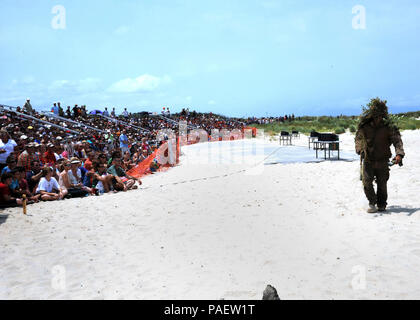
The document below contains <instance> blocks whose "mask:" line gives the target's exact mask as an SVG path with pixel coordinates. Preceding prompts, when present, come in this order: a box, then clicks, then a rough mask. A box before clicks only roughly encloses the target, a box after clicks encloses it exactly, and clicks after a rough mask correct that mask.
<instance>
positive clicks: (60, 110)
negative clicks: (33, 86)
mask: <svg viewBox="0 0 420 320" xmlns="http://www.w3.org/2000/svg"><path fill="white" fill-rule="evenodd" d="M57 104H58V115H59V116H60V117H64V110H63V108H62V107H61V104H60V102H57Z"/></svg>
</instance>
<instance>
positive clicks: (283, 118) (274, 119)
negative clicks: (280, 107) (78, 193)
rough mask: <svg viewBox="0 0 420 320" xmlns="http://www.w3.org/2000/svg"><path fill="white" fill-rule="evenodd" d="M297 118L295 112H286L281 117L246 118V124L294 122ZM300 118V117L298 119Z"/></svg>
mask: <svg viewBox="0 0 420 320" xmlns="http://www.w3.org/2000/svg"><path fill="white" fill-rule="evenodd" d="M294 120H295V115H294V114H291V115H290V114H289V115H287V114H285V115H284V116H280V117H262V118H256V117H250V118H248V119H246V121H245V123H246V124H253V123H257V124H268V123H275V122H292V121H294ZM298 120H299V119H298Z"/></svg>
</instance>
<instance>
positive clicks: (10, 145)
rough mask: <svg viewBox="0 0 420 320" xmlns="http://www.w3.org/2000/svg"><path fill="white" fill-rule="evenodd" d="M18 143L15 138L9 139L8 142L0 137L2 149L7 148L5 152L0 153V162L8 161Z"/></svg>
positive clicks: (0, 147)
mask: <svg viewBox="0 0 420 320" xmlns="http://www.w3.org/2000/svg"><path fill="white" fill-rule="evenodd" d="M15 146H17V143H16V142H15V140H12V139H9V141H7V142H6V143H3V141H2V140H1V139H0V149H3V150H6V152H5V153H0V163H6V159H7V157H8V156H9V155H10V154H11V153H12V152H13V150H14V148H15Z"/></svg>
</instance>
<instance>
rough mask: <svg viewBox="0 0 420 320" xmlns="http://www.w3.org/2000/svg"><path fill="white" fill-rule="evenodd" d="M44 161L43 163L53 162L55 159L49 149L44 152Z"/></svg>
mask: <svg viewBox="0 0 420 320" xmlns="http://www.w3.org/2000/svg"><path fill="white" fill-rule="evenodd" d="M44 161H45V164H49V163H55V162H56V159H55V155H54V152H50V151H47V152H45V153H44Z"/></svg>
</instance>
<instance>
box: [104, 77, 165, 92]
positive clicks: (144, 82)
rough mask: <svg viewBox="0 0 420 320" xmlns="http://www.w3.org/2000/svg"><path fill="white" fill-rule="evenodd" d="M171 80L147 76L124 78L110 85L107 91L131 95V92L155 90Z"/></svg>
mask: <svg viewBox="0 0 420 320" xmlns="http://www.w3.org/2000/svg"><path fill="white" fill-rule="evenodd" d="M170 82H171V78H170V77H169V76H167V75H165V76H163V77H156V76H152V75H149V74H143V75H141V76H139V77H137V78H134V79H133V78H126V79H123V80H120V81H117V82H115V83H114V84H112V85H111V86H110V87H109V89H108V91H111V92H121V93H133V92H147V91H153V90H155V89H157V88H158V87H159V86H160V85H162V84H166V83H170Z"/></svg>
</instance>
